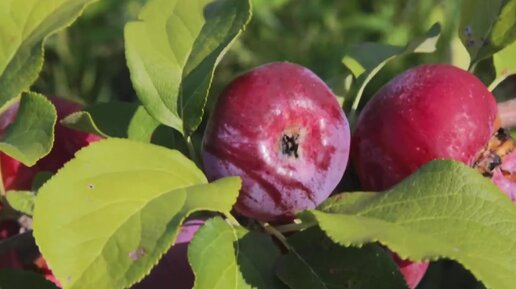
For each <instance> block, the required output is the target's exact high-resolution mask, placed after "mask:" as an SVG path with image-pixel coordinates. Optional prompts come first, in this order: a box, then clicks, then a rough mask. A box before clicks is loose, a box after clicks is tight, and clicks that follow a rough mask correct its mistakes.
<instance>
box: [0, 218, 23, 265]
mask: <svg viewBox="0 0 516 289" xmlns="http://www.w3.org/2000/svg"><path fill="white" fill-rule="evenodd" d="M19 232H20V224H18V222H16V221H14V220H3V221H1V222H0V240H5V239H7V238H9V237H12V236H14V235H17V234H18V233H19ZM22 267H23V266H22V263H21V261H20V259H19V257H18V254H16V251H14V250H10V251H7V252H6V253H4V254H2V255H0V269H4V268H14V269H21V268H22Z"/></svg>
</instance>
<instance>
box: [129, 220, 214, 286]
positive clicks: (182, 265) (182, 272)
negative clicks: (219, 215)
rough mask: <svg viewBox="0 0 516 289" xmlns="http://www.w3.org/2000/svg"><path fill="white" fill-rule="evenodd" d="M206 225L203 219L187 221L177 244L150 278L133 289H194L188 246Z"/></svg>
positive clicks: (152, 272)
mask: <svg viewBox="0 0 516 289" xmlns="http://www.w3.org/2000/svg"><path fill="white" fill-rule="evenodd" d="M203 224H204V220H202V219H191V220H188V221H186V222H185V223H184V224H183V225H182V227H181V232H179V235H178V236H177V239H176V242H175V244H174V245H173V246H172V248H170V249H169V250H168V252H167V253H166V254H165V256H163V258H162V259H161V260H160V262H159V263H158V265H156V267H154V269H152V271H151V273H150V275H149V276H147V277H145V278H144V279H143V280H142V281H141V282H140V283H138V284H136V285H134V286H133V287H131V289H192V287H193V284H194V274H193V272H192V268H191V267H190V264H189V263H188V257H187V251H188V250H187V249H188V244H189V243H190V241H191V240H192V239H193V237H194V236H195V233H196V232H197V230H199V228H200V227H201V226H202V225H203Z"/></svg>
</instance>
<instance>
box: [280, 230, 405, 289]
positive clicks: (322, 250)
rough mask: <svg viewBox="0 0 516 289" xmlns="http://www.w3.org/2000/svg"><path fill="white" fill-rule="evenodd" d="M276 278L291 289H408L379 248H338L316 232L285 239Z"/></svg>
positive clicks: (376, 246)
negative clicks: (285, 249) (285, 248)
mask: <svg viewBox="0 0 516 289" xmlns="http://www.w3.org/2000/svg"><path fill="white" fill-rule="evenodd" d="M288 242H289V243H290V244H291V246H292V248H293V249H294V250H295V251H292V250H291V251H290V252H289V253H288V254H287V255H285V256H283V257H282V258H281V260H280V262H279V265H278V276H279V277H280V278H281V280H282V281H283V282H285V283H286V284H288V285H289V286H290V288H292V289H304V288H306V289H370V288H382V289H389V288H392V289H400V288H408V287H407V283H406V282H405V279H404V278H403V276H402V275H401V273H400V272H399V270H398V266H396V264H395V263H394V261H393V259H392V257H391V256H390V255H389V254H388V253H387V252H386V251H385V250H384V249H383V248H381V247H380V246H378V245H375V244H371V245H366V246H364V247H362V248H351V247H342V246H340V245H338V244H336V243H334V242H333V241H331V240H330V239H329V238H328V237H327V236H326V235H324V233H323V232H322V231H321V230H320V229H318V228H310V229H308V230H305V231H302V232H299V233H297V234H295V235H293V236H292V237H290V238H289V239H288Z"/></svg>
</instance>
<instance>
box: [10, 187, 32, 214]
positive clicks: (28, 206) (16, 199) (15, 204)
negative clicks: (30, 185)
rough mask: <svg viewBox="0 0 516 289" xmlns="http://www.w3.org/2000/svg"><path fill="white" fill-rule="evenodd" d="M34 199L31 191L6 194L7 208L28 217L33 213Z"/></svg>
mask: <svg viewBox="0 0 516 289" xmlns="http://www.w3.org/2000/svg"><path fill="white" fill-rule="evenodd" d="M35 198H36V196H35V195H34V193H33V192H31V191H9V192H7V194H6V199H7V202H8V203H9V206H11V207H12V208H13V209H15V210H16V211H18V212H21V213H24V214H26V215H29V216H32V214H33V212H34V199H35Z"/></svg>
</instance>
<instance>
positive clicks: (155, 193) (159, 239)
mask: <svg viewBox="0 0 516 289" xmlns="http://www.w3.org/2000/svg"><path fill="white" fill-rule="evenodd" d="M239 189H240V180H239V178H225V179H221V180H219V181H217V182H214V183H211V184H208V183H207V181H206V178H205V177H204V175H203V174H202V172H201V171H200V170H199V169H198V168H197V167H196V166H195V164H194V163H192V162H191V161H190V160H189V159H187V158H186V157H184V156H183V155H182V154H180V153H179V152H177V151H173V150H169V149H166V148H163V147H159V146H155V145H151V144H145V143H141V142H135V141H130V140H123V139H108V140H103V141H100V142H97V143H94V144H92V145H90V146H89V147H87V148H85V149H83V150H81V151H79V152H78V153H77V155H76V157H75V159H73V160H72V161H70V162H69V163H67V164H66V165H65V166H64V167H63V168H62V169H61V170H60V171H59V172H58V173H57V174H56V175H55V176H54V177H52V178H51V179H50V180H49V181H48V182H46V183H45V184H44V185H43V186H42V187H41V188H40V190H39V193H38V196H37V198H36V204H35V210H34V236H35V238H36V242H37V244H38V246H39V248H40V250H41V252H42V253H43V256H44V257H45V259H46V260H47V262H48V263H49V265H50V267H51V268H52V270H53V272H54V273H55V275H56V277H57V278H58V279H59V280H60V281H61V283H62V284H63V286H64V288H66V289H68V288H70V289H79V288H84V289H91V288H96V289H122V288H127V287H129V286H131V285H132V284H134V283H135V282H137V281H139V280H141V279H142V278H143V277H144V276H145V275H146V274H148V273H149V271H150V270H151V268H152V267H153V266H154V265H155V264H156V263H157V262H158V260H159V258H160V257H161V256H162V255H163V254H164V253H165V252H166V251H167V249H168V248H169V247H170V246H171V245H172V243H173V242H174V240H175V238H176V235H177V233H178V230H179V228H180V225H181V222H182V221H183V219H184V218H186V217H187V216H188V215H189V214H190V213H192V212H194V211H198V210H212V211H219V212H224V213H227V212H229V211H230V210H231V207H232V205H233V203H234V202H235V201H236V197H237V195H238V191H239Z"/></svg>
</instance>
